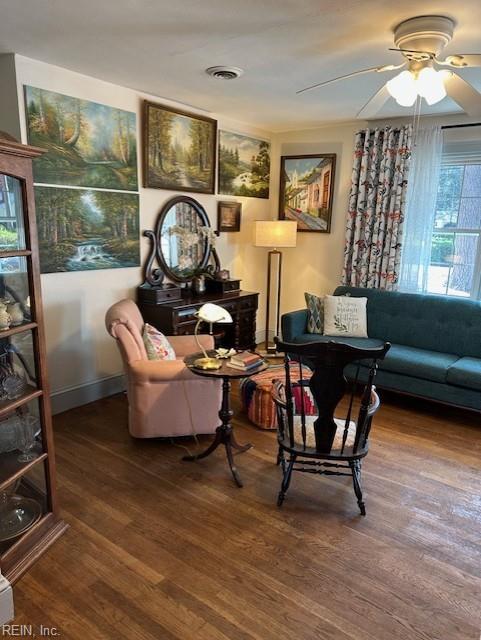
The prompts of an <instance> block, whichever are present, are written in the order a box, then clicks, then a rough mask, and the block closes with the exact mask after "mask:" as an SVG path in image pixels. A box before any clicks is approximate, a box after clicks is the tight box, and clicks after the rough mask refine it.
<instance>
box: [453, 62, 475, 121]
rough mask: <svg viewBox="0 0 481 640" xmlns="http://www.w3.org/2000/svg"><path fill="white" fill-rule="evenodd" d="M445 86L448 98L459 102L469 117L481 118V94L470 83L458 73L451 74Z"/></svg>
mask: <svg viewBox="0 0 481 640" xmlns="http://www.w3.org/2000/svg"><path fill="white" fill-rule="evenodd" d="M444 84H445V86H446V91H447V92H448V96H449V97H450V98H452V99H453V100H454V101H455V102H457V103H458V104H459V106H460V107H462V108H463V110H464V111H465V112H466V113H467V114H468V116H478V117H481V94H480V93H478V92H477V91H476V89H475V88H474V87H473V86H472V85H471V84H469V82H466V80H463V78H461V76H458V74H457V73H453V72H451V73H450V75H449V77H448V78H446V80H445V81H444Z"/></svg>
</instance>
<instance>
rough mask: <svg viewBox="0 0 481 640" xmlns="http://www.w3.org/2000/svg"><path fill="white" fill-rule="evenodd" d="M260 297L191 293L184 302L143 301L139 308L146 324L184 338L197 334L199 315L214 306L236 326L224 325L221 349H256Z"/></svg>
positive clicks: (254, 295) (245, 292) (236, 294)
mask: <svg viewBox="0 0 481 640" xmlns="http://www.w3.org/2000/svg"><path fill="white" fill-rule="evenodd" d="M258 297H259V294H258V293H255V292H252V291H233V292H229V293H224V294H222V293H206V294H203V295H200V296H194V295H192V294H190V293H189V294H187V295H186V296H184V297H183V298H182V299H181V300H173V301H169V302H162V303H160V304H149V303H146V302H140V301H139V302H138V306H139V309H140V313H141V314H142V316H143V318H144V320H145V322H148V323H149V324H151V325H152V326H154V327H155V328H156V329H158V330H159V331H162V333H165V334H166V335H168V336H183V335H190V334H193V333H194V328H195V324H196V322H197V318H196V317H195V312H196V311H197V310H198V309H199V308H200V307H201V306H202V305H203V304H205V303H206V302H213V303H214V304H218V305H219V306H221V307H223V308H224V309H226V310H227V311H228V312H229V313H230V314H231V316H232V319H233V321H234V322H233V324H222V330H223V332H225V333H224V336H223V337H222V338H221V339H220V341H219V342H220V346H225V347H234V349H254V348H255V346H256V313H257V305H258ZM219 326H220V325H219Z"/></svg>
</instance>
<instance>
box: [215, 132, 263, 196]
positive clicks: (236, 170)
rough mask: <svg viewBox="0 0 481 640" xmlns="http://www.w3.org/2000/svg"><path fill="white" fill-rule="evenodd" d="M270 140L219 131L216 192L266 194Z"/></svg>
mask: <svg viewBox="0 0 481 640" xmlns="http://www.w3.org/2000/svg"><path fill="white" fill-rule="evenodd" d="M269 176H270V143H269V142H267V141H266V140H258V139H257V138H251V137H249V136H244V135H242V134H240V133H231V132H230V131H220V132H219V187H218V190H219V193H221V194H223V195H229V196H247V197H251V198H268V197H269Z"/></svg>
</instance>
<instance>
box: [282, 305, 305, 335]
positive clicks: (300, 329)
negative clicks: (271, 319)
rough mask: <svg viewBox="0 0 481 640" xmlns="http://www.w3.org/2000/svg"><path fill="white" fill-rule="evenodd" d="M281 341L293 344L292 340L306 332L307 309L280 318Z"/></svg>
mask: <svg viewBox="0 0 481 640" xmlns="http://www.w3.org/2000/svg"><path fill="white" fill-rule="evenodd" d="M281 329H282V339H283V340H284V342H293V341H294V338H296V337H297V336H300V335H302V334H303V333H306V331H307V309H299V311H291V312H290V313H285V314H284V315H283V316H282V318H281Z"/></svg>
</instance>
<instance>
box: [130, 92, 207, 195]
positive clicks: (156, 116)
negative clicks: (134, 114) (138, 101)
mask: <svg viewBox="0 0 481 640" xmlns="http://www.w3.org/2000/svg"><path fill="white" fill-rule="evenodd" d="M142 130H143V146H144V148H143V152H144V153H143V159H144V187H150V188H153V189H170V190H174V191H195V192H197V193H214V190H215V163H216V140H217V120H213V119H212V118H206V117H205V116H200V115H197V114H193V113H187V112H185V111H179V110H178V109H173V108H171V107H166V106H164V105H161V104H155V103H153V102H148V101H147V100H146V101H145V102H144V117H143V125H142Z"/></svg>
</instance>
